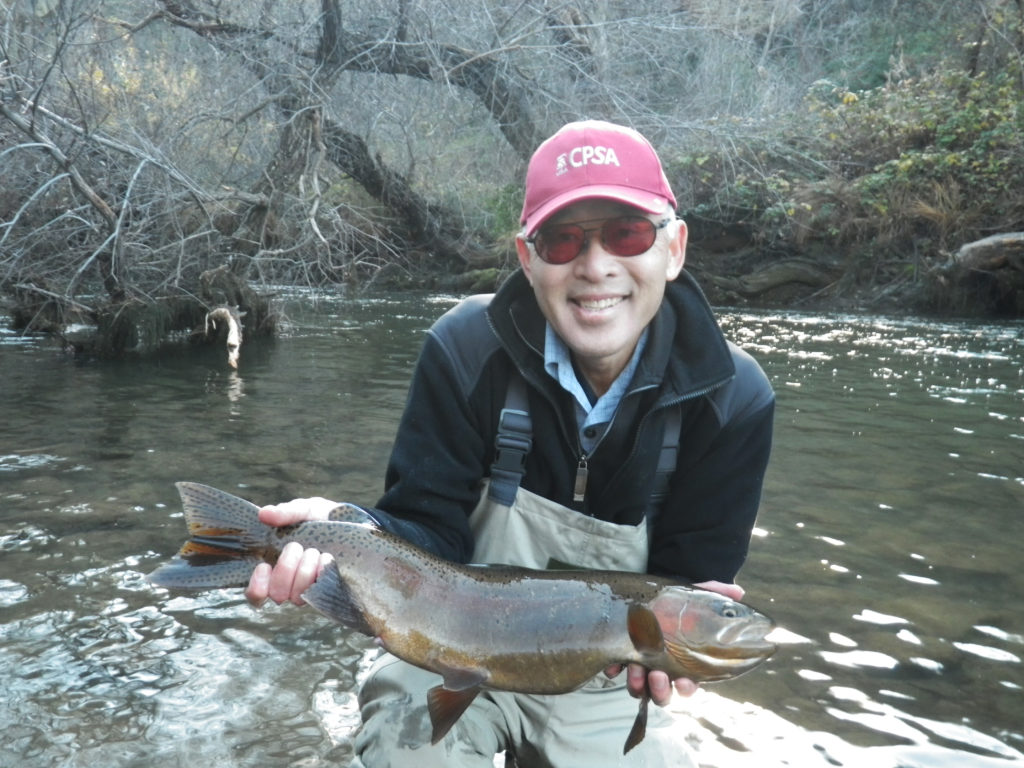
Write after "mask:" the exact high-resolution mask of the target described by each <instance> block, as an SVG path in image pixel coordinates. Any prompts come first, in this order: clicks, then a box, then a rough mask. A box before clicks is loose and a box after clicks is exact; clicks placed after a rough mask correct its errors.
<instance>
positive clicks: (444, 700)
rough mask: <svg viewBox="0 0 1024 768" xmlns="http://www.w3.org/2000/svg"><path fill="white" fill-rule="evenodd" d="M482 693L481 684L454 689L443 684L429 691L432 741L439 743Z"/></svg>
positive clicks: (428, 700)
mask: <svg viewBox="0 0 1024 768" xmlns="http://www.w3.org/2000/svg"><path fill="white" fill-rule="evenodd" d="M478 693H480V686H479V685H475V686H473V687H472V688H463V689H461V690H458V691H453V690H450V689H448V688H445V687H444V686H443V685H437V686H434V687H433V688H431V689H430V690H429V691H427V711H428V712H429V713H430V724H431V726H432V727H433V731H432V732H431V734H430V743H431V744H437V742H439V741H440V740H441V739H443V738H444V736H445V734H446V733H448V731H450V730H451V728H452V726H453V725H455V723H456V722H457V721H458V719H459V718H460V717H462V713H463V712H465V711H466V709H467V708H468V707H469V705H470V704H472V703H473V699H475V698H476V695H477V694H478Z"/></svg>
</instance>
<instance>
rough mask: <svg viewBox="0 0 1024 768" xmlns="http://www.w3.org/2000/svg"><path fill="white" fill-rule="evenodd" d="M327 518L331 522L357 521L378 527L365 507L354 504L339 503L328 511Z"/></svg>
mask: <svg viewBox="0 0 1024 768" xmlns="http://www.w3.org/2000/svg"><path fill="white" fill-rule="evenodd" d="M327 519H328V520H330V521H331V522H332V523H358V524H360V525H371V526H373V527H374V528H379V527H380V526H378V525H377V521H376V520H374V519H373V518H372V517H370V514H369V513H368V512H367V511H366V510H365V509H363V508H362V507H357V506H356V505H355V504H339V505H338V506H336V507H335V508H334V509H332V510H331V511H330V512H329V513H328V515H327Z"/></svg>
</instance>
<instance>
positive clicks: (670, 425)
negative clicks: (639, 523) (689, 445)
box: [645, 405, 683, 530]
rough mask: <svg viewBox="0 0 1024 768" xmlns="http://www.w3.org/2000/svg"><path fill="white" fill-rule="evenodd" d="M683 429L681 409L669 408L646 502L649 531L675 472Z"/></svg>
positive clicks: (676, 407)
mask: <svg viewBox="0 0 1024 768" xmlns="http://www.w3.org/2000/svg"><path fill="white" fill-rule="evenodd" d="M682 429H683V409H682V408H681V407H680V406H678V405H673V406H671V407H670V408H669V410H668V413H667V414H666V415H665V432H664V434H663V435H662V437H661V453H660V454H659V455H658V469H657V471H656V472H655V473H654V482H653V483H652V485H651V495H650V497H649V498H648V501H647V511H646V513H645V517H646V518H647V528H648V530H650V529H651V526H652V524H653V523H654V518H656V517H657V516H658V513H659V512H660V511H661V505H662V504H663V503H664V501H665V497H666V496H668V484H669V481H671V480H672V473H673V472H675V470H676V462H677V460H678V458H679V440H680V436H681V432H682Z"/></svg>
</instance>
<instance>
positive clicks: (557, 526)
mask: <svg viewBox="0 0 1024 768" xmlns="http://www.w3.org/2000/svg"><path fill="white" fill-rule="evenodd" d="M528 408H529V406H528V404H527V397H526V382H525V381H524V380H523V378H522V377H521V376H519V375H516V376H514V377H513V378H512V380H511V381H510V382H509V387H508V391H507V393H506V395H505V407H504V408H502V410H501V415H500V418H499V420H498V434H497V435H496V437H495V441H494V442H495V448H496V449H497V450H496V455H495V460H494V463H493V464H492V465H491V477H490V479H489V480H486V481H485V482H484V485H483V489H482V492H481V494H480V501H479V503H478V504H477V507H476V509H474V510H473V514H472V515H471V516H470V518H469V524H470V527H471V528H472V530H473V536H474V538H475V541H476V546H475V548H474V550H473V562H477V563H501V564H504V565H521V566H525V567H527V568H550V567H552V566H553V565H556V564H562V565H571V566H574V567H577V568H599V569H607V570H616V571H633V572H636V573H643V572H644V571H646V570H647V553H648V531H649V529H650V527H651V525H652V523H653V521H654V519H655V517H656V516H657V514H658V512H659V511H660V509H661V505H662V502H663V501H664V499H665V496H666V495H667V493H668V484H669V480H670V479H671V477H672V472H673V471H674V470H675V466H676V457H677V455H678V452H679V431H680V428H681V423H682V416H681V413H680V410H679V409H678V408H672V409H671V410H670V411H669V413H668V416H667V420H666V423H665V433H664V438H663V440H662V446H661V452H660V454H659V456H658V467H657V471H656V473H655V479H654V483H653V486H652V489H651V494H650V498H649V501H648V504H647V510H646V512H645V515H644V522H642V523H641V524H640V525H635V526H631V525H618V524H616V523H610V522H607V521H605V520H598V519H597V518H594V517H589V516H587V515H583V514H580V513H579V512H577V511H576V510H573V509H569V508H568V507H565V506H563V505H561V504H558V503H556V502H553V501H551V500H550V499H545V498H543V497H542V496H538V495H537V494H535V493H531V492H530V491H527V490H526V489H524V488H520V487H519V485H520V482H521V481H522V478H523V475H524V473H525V468H526V456H527V454H528V453H529V452H530V448H531V447H532V436H533V425H532V421H531V419H530V414H529V410H528Z"/></svg>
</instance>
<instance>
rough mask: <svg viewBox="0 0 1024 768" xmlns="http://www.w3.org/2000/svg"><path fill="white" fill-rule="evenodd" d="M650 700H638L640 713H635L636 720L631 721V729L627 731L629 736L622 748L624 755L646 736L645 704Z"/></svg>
mask: <svg viewBox="0 0 1024 768" xmlns="http://www.w3.org/2000/svg"><path fill="white" fill-rule="evenodd" d="M650 700H651V699H650V697H649V696H643V697H641V699H640V711H639V712H637V713H636V720H634V721H633V727H632V728H630V729H629V736H627V737H626V744H625V746H624V747H623V748H622V754H624V755H625V754H627V753H628V752H629V750H631V749H632V748H633V747H635V746H636V745H637V744H639V743H640V742H641V741H643V740H644V736H646V735H647V702H649V701H650Z"/></svg>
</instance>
